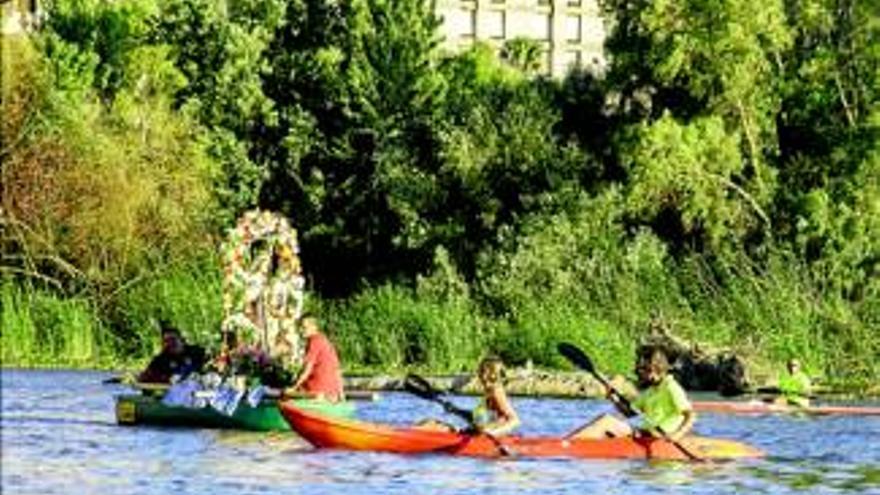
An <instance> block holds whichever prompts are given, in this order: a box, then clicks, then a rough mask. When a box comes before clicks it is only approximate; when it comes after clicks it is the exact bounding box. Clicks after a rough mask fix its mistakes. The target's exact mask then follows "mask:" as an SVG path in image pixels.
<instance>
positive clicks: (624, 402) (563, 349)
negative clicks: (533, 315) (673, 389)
mask: <svg viewBox="0 0 880 495" xmlns="http://www.w3.org/2000/svg"><path fill="white" fill-rule="evenodd" d="M557 349H558V350H559V353H560V354H562V355H563V356H565V358H566V359H568V360H569V361H571V362H572V364H574V365H575V366H577V367H579V368H581V369H583V370H584V371H587V372H588V373H590V374H591V375H593V376H594V377H595V378H596V380H599V383H601V384H602V385H604V386H605V388H606V389H608V390H610V391H611V396H612V397H614V398H613V399H612V400H613V401H619V402H617V404H619V405H620V408H621V410H622V411H623V413H624V414H625V415H626V416H627V417H632V416H635V415H637V414H638V413H637V412H636V410H635V408H633V406H632V403H631V402H630V401H629V399H627V398H626V397H625V396H623V395H622V394H621V393H620V392H619V391H618V390H617V389H616V388H614V386H613V385H611V383H609V382H608V380H606V379H605V377H604V376H602V375H601V374H600V373H599V372H598V371H596V368H595V367H594V366H593V361H592V360H590V357H589V356H587V354H586V353H585V352H584V351H582V350H581V349H580V348H579V347H578V346H576V345H574V344H570V343H568V342H561V343H560V344H559V345H558V346H557ZM656 430H657V431H658V432H659V433H660V435H661V436H662V437H663V439H664V440H666V441H668V442H670V443H672V444H673V445H675V446H676V447H678V450H680V451H682V452H683V453H684V454H685V455H686V456H688V457H689V458H690V459H692V460H694V461H705V459H703V458H702V457H700V456H698V455H696V454H694V453H693V452H691V451H690V450H689V449H688V448H686V447H685V446H684V445H682V444H681V442H679V441H677V440H673V439H672V438H670V437H669V435H668V434H667V433H666V432H665V431H663V429H662V428H660V427H659V426H657V427H656Z"/></svg>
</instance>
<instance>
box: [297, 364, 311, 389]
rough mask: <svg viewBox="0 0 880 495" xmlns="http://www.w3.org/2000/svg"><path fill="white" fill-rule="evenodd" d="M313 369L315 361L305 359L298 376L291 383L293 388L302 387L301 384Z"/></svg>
mask: <svg viewBox="0 0 880 495" xmlns="http://www.w3.org/2000/svg"><path fill="white" fill-rule="evenodd" d="M314 369H315V363H314V362H313V361H306V362H305V365H304V366H303V369H302V371H300V373H299V377H297V379H296V382H294V384H293V389H294V390H299V389H300V387H302V384H303V383H305V382H306V380H308V379H309V376H311V375H312V371H313V370H314Z"/></svg>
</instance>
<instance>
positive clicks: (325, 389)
mask: <svg viewBox="0 0 880 495" xmlns="http://www.w3.org/2000/svg"><path fill="white" fill-rule="evenodd" d="M300 325H301V329H302V334H303V337H305V339H306V355H305V357H304V358H303V369H302V371H301V372H300V374H299V377H298V378H297V379H296V382H294V384H293V389H294V390H303V391H305V392H307V393H309V394H313V395H314V396H315V398H317V399H326V400H329V401H331V402H336V401H341V400H344V399H345V395H344V394H343V391H342V371H341V370H340V369H339V357H338V356H337V355H336V349H335V348H334V347H333V344H332V343H330V340H328V339H327V336H326V335H324V334H323V333H321V331H320V330H319V329H318V320H317V318H315V317H314V316H313V315H311V314H309V313H306V314H304V315H303V316H302V318H301V319H300Z"/></svg>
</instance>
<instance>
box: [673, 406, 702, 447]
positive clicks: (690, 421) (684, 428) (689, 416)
mask: <svg viewBox="0 0 880 495" xmlns="http://www.w3.org/2000/svg"><path fill="white" fill-rule="evenodd" d="M681 414H682V415H683V416H684V420H682V422H681V425H679V426H678V428H677V429H676V430H675V431H667V432H666V436H668V437H669V438H670V439H671V440H673V441H676V442H677V441H679V440H681V439H682V438H683V437H684V436H685V435H687V434H688V433H689V432H690V431H691V428H693V427H694V421H696V419H697V415H696V413H694V411H693V410H690V409H689V410H687V411H682V413H681Z"/></svg>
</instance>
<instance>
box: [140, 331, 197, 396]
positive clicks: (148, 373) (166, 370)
mask: <svg viewBox="0 0 880 495" xmlns="http://www.w3.org/2000/svg"><path fill="white" fill-rule="evenodd" d="M160 325H161V328H162V330H161V335H162V350H161V351H160V352H159V354H157V355H156V356H155V357H154V358H153V359H152V360H151V361H150V364H149V365H147V368H146V369H145V370H144V371H142V372H141V373H140V374H139V375H138V381H139V382H143V383H171V382H172V379H173V378H175V377H176V378H178V379H182V378H185V377H186V376H187V375H189V374H190V373H193V372H198V371H200V370H201V369H202V366H203V365H204V364H205V350H204V349H203V348H202V347H200V346H197V345H190V344H188V343H187V342H186V340H185V339H184V338H183V335H182V334H181V333H180V330H178V329H177V328H176V327H173V326H171V325H170V324H168V323H167V322H161V323H160Z"/></svg>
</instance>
